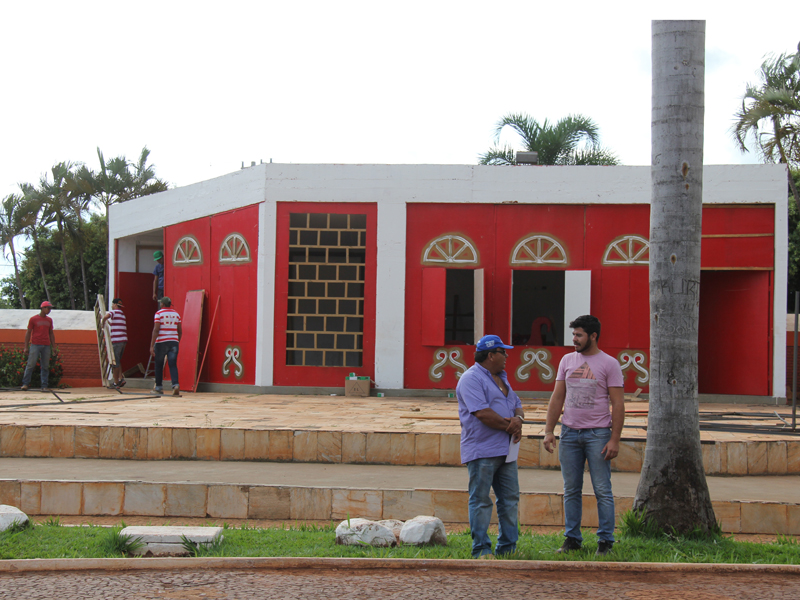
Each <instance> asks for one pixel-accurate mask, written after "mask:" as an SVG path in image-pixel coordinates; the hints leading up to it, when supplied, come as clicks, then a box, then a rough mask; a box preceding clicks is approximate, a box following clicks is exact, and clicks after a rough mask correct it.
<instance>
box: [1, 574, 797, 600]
mask: <svg viewBox="0 0 800 600" xmlns="http://www.w3.org/2000/svg"><path fill="white" fill-rule="evenodd" d="M798 579H799V578H798V577H797V576H787V575H777V574H767V573H752V574H730V573H720V574H707V573H702V574H693V573H687V572H681V573H629V572H607V571H600V572H598V571H583V572H580V571H568V572H559V571H548V572H541V571H531V572H525V571H521V572H519V571H497V572H487V571H484V570H480V571H474V572H469V573H465V572H452V571H439V570H436V569H430V570H422V569H418V570H392V569H388V570H385V571H380V570H369V571H355V570H343V569H342V570H336V569H320V570H316V569H296V570H280V571H276V570H226V569H208V570H186V571H184V570H180V571H139V572H133V571H128V572H121V573H117V572H101V571H89V572H56V573H25V574H2V575H0V598H14V599H15V600H23V599H26V598H84V599H92V598H117V597H119V598H141V599H165V598H172V599H182V598H208V599H245V598H266V599H271V598H275V599H287V600H292V599H298V600H300V599H303V600H312V599H317V598H320V599H326V600H330V599H332V598H345V597H346V598H348V599H350V600H362V599H363V600H374V599H375V598H382V599H389V600H393V599H399V598H415V599H421V600H425V599H428V598H430V599H432V600H433V599H436V600H440V599H442V598H448V599H459V598H493V599H505V598H509V599H512V598H513V599H514V600H518V599H520V598H524V599H525V600H529V599H534V600H535V599H538V598H547V599H548V600H560V599H566V598H591V599H596V600H604V599H614V600H619V599H631V600H671V599H678V598H679V599H681V600H683V599H685V598H691V599H692V600H727V599H734V598H735V599H737V600H749V599H753V600H756V599H758V600H762V599H764V598H769V599H771V600H784V599H786V600H789V599H792V600H794V599H796V598H797V590H798V583H800V581H798Z"/></svg>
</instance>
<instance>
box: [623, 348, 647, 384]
mask: <svg viewBox="0 0 800 600" xmlns="http://www.w3.org/2000/svg"><path fill="white" fill-rule="evenodd" d="M617 360H618V361H619V364H620V366H621V367H622V372H623V373H624V372H625V371H627V370H628V369H631V368H632V369H633V370H634V371H637V372H638V373H639V374H638V375H637V376H636V383H638V384H639V385H645V384H646V383H647V382H648V381H650V372H649V371H648V370H647V355H646V354H645V353H644V352H638V351H636V350H633V351H628V350H623V351H622V352H620V353H619V356H617Z"/></svg>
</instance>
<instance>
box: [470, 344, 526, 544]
mask: <svg viewBox="0 0 800 600" xmlns="http://www.w3.org/2000/svg"><path fill="white" fill-rule="evenodd" d="M513 347H514V346H506V345H505V344H504V343H503V341H502V340H501V339H500V338H499V337H498V336H496V335H486V336H484V337H482V338H481V339H480V340H478V344H477V347H476V350H477V351H476V352H475V364H474V365H472V366H471V367H470V368H469V369H468V370H467V372H466V373H464V374H463V375H462V376H461V379H459V381H458V385H457V386H456V396H457V397H458V418H459V419H460V421H461V462H462V463H466V465H467V470H468V472H469V528H470V531H471V533H472V557H473V558H494V555H493V554H492V542H491V540H490V539H489V535H488V530H489V520H490V519H491V517H492V499H491V498H490V496H489V490H490V489H494V495H495V497H496V498H497V519H498V522H499V535H498V537H497V547H496V549H495V554H498V555H500V554H508V553H510V552H514V551H515V550H516V549H517V538H518V537H519V532H518V529H517V506H518V504H519V479H518V478H517V461H516V460H513V461H510V462H506V457H507V455H508V452H509V447H510V445H511V440H512V439H513V440H514V442H515V443H519V441H520V439H521V438H522V420H523V419H524V417H525V415H524V413H523V411H522V402H520V399H519V396H517V395H516V394H515V393H514V390H512V389H511V386H510V385H509V384H508V377H507V376H506V372H505V366H506V349H509V350H510V349H512V348H513Z"/></svg>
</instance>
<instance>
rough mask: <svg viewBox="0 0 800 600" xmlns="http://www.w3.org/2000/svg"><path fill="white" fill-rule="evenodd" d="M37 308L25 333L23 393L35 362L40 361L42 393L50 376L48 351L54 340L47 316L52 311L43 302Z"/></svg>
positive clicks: (49, 319)
mask: <svg viewBox="0 0 800 600" xmlns="http://www.w3.org/2000/svg"><path fill="white" fill-rule="evenodd" d="M39 308H40V309H41V310H40V311H39V314H38V315H33V316H32V317H31V318H30V320H29V321H28V331H26V332H25V354H27V355H28V365H27V366H26V367H25V373H24V374H23V375H22V387H21V388H20V389H21V390H22V391H23V392H25V391H27V390H28V386H30V384H31V378H32V377H33V370H34V369H35V368H36V362H37V361H41V370H42V376H41V380H42V391H43V392H44V391H47V384H48V381H49V376H50V350H51V348H53V347H55V345H56V338H55V336H54V335H53V319H51V318H50V317H48V316H47V315H49V314H50V311H51V310H53V305H52V304H50V303H49V302H48V301H47V300H45V301H44V302H42V305H41V306H40V307H39Z"/></svg>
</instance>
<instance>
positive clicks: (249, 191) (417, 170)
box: [109, 163, 786, 240]
mask: <svg viewBox="0 0 800 600" xmlns="http://www.w3.org/2000/svg"><path fill="white" fill-rule="evenodd" d="M703 185H704V189H703V198H704V202H705V203H706V204H753V203H764V204H779V203H780V202H781V201H782V200H785V199H782V196H785V195H786V190H785V186H786V177H785V167H784V166H783V165H775V164H753V165H704V182H703ZM265 201H266V202H292V201H295V202H379V203H381V204H384V203H399V204H408V203H427V202H440V203H460V202H464V203H479V204H483V203H490V204H500V203H504V202H507V203H518V204H553V203H558V204H642V203H648V202H649V201H650V167H649V166H627V165H620V166H613V167H600V166H530V165H524V166H505V167H503V166H494V165H434V164H424V165H410V164H409V165H406V164H392V165H378V164H372V165H371V164H293V163H290V164H287V163H266V164H260V165H255V166H252V167H246V168H244V169H240V170H238V171H234V172H232V173H228V174H227V175H222V176H220V177H215V178H213V179H209V180H206V181H201V182H198V183H193V184H190V185H187V186H183V187H178V188H173V189H171V190H167V191H165V192H161V193H159V194H153V195H152V196H145V197H143V198H137V199H135V200H131V201H128V202H125V203H122V204H115V205H113V206H111V208H110V211H109V214H110V223H109V237H110V239H112V240H113V239H117V238H122V237H126V236H130V235H136V234H140V233H143V232H146V231H151V230H153V229H154V228H157V227H166V226H169V225H174V224H176V223H181V222H185V221H190V220H193V219H198V218H202V217H208V216H211V215H213V214H217V213H221V212H226V211H229V210H235V209H237V208H242V207H245V206H249V205H252V204H259V203H261V202H265ZM155 219H157V222H156V221H155Z"/></svg>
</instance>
